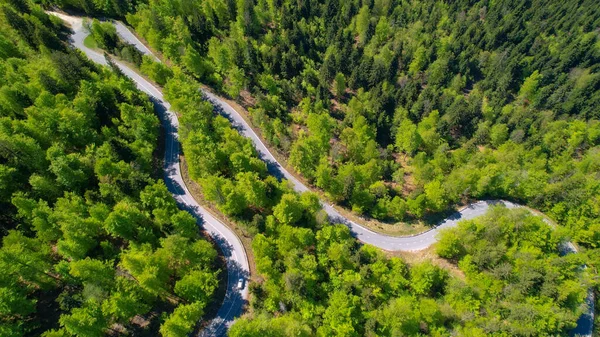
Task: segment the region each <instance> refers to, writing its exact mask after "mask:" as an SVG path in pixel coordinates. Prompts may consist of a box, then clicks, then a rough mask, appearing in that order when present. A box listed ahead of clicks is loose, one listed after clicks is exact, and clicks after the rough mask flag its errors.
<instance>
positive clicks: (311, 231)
mask: <svg viewBox="0 0 600 337" xmlns="http://www.w3.org/2000/svg"><path fill="white" fill-rule="evenodd" d="M144 62H145V63H146V64H147V65H149V64H151V63H150V62H151V61H150V60H149V59H145V60H144ZM156 67H159V68H160V67H162V66H159V65H156ZM149 74H150V76H152V75H153V73H152V72H150V73H149ZM164 90H165V97H166V98H167V99H168V100H169V101H170V102H171V103H172V107H173V109H174V110H175V111H178V112H179V114H180V116H181V118H180V135H181V137H182V144H183V151H184V153H185V156H186V161H187V162H188V165H189V173H190V176H191V177H192V179H194V180H196V181H198V182H199V184H200V185H201V187H202V192H203V195H204V197H205V198H206V199H208V200H209V201H211V202H213V203H214V204H215V205H216V206H217V207H218V208H219V210H220V211H221V212H223V213H224V214H226V215H227V216H229V217H230V218H232V219H234V220H235V221H236V222H237V223H238V224H240V225H242V226H243V228H244V229H245V230H246V231H247V232H249V233H251V234H252V235H253V238H252V251H253V254H254V260H255V263H256V268H257V270H258V272H259V277H258V282H253V283H251V284H250V290H251V293H252V297H251V302H250V305H249V307H250V308H249V310H250V312H251V314H250V316H249V317H245V318H243V319H241V320H239V321H237V322H236V323H235V324H234V325H233V327H232V328H231V330H230V332H229V335H230V336H263V335H266V336H313V335H318V336H361V335H367V336H375V335H378V336H398V335H418V334H428V335H432V336H450V335H451V334H452V333H455V334H459V335H461V336H487V335H489V334H495V335H498V336H509V335H510V336H531V335H538V336H543V335H556V334H566V332H568V331H569V330H570V329H572V328H573V327H574V326H575V322H576V320H577V318H578V317H579V315H580V313H581V310H582V307H581V306H580V305H581V303H582V302H583V300H584V298H585V296H586V294H587V286H588V285H590V280H589V278H588V275H587V273H586V272H585V271H584V270H582V269H581V265H582V264H583V261H584V260H585V256H584V255H579V254H576V255H567V256H563V257H561V256H559V255H560V254H559V252H560V249H559V248H560V245H561V244H562V243H564V242H565V241H566V240H567V237H566V234H565V232H564V231H555V230H553V229H552V228H551V227H550V226H549V225H547V224H546V223H545V222H543V221H542V219H541V218H540V217H537V216H533V215H532V214H531V213H530V212H529V211H527V210H525V209H521V210H516V211H511V210H508V209H506V208H497V209H493V210H492V211H491V213H490V214H489V215H487V216H486V217H485V218H482V219H479V220H474V221H471V222H467V223H463V224H462V225H461V226H460V227H459V228H458V229H456V230H454V231H449V232H446V233H444V235H443V236H442V238H441V242H440V244H439V246H438V248H437V250H438V251H439V255H440V256H442V257H444V258H447V259H449V260H451V261H452V262H455V263H456V264H457V266H458V268H459V270H460V272H459V273H460V274H461V275H464V277H457V276H451V275H450V274H449V273H448V271H447V270H445V269H442V268H440V267H439V266H436V265H434V264H432V263H431V262H428V261H425V262H422V263H418V264H416V265H412V266H409V265H407V264H406V263H405V262H404V261H403V260H402V259H400V258H397V257H392V258H389V257H386V256H385V255H384V254H383V253H382V252H381V251H379V250H378V249H376V248H374V247H372V246H368V245H360V244H359V243H358V242H357V241H356V240H355V239H354V238H353V237H352V236H351V233H350V231H349V229H348V228H347V227H346V226H344V225H339V224H338V225H331V224H329V223H328V221H327V216H326V214H325V213H324V212H323V210H321V206H320V204H319V200H318V197H317V195H316V194H314V193H310V192H307V193H304V194H302V195H298V194H297V193H295V192H294V191H293V190H292V189H291V187H290V186H289V185H288V184H287V182H286V181H282V182H278V181H277V179H275V178H274V177H273V176H270V175H268V174H267V170H266V165H265V163H264V162H262V161H260V160H259V159H258V157H257V154H256V151H255V150H254V147H253V146H252V143H251V141H250V140H249V139H247V138H244V137H242V136H241V135H240V134H239V133H238V132H237V131H236V130H235V129H233V128H232V127H231V126H230V124H229V122H228V121H227V120H226V119H225V118H223V117H221V116H218V115H215V113H214V111H213V107H212V106H211V105H210V104H209V103H208V102H206V101H203V99H202V96H201V93H200V92H199V90H198V87H197V83H196V82H195V81H193V79H191V78H190V77H189V76H187V75H185V74H184V73H183V72H181V71H180V70H179V69H178V68H175V69H174V71H173V75H172V76H169V77H168V79H167V81H166V84H165V87H164ZM465 232H467V233H469V235H470V237H468V239H467V237H466V236H464V234H463V233H465ZM458 237H460V238H465V240H458V239H457V238H458Z"/></svg>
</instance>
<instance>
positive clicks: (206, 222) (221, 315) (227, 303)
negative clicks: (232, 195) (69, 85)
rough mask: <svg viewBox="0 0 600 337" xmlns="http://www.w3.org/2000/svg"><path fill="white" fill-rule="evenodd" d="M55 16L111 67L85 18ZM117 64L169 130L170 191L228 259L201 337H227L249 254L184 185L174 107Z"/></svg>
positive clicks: (244, 294) (243, 296)
mask: <svg viewBox="0 0 600 337" xmlns="http://www.w3.org/2000/svg"><path fill="white" fill-rule="evenodd" d="M51 14H53V15H56V16H59V17H60V18H61V19H63V20H65V21H67V22H68V23H70V25H71V27H72V29H73V31H74V34H73V35H72V36H71V38H72V41H71V43H72V44H73V45H74V46H75V47H76V48H78V49H80V50H82V51H83V52H84V53H85V54H86V55H87V56H88V57H89V58H90V59H91V60H92V61H94V62H96V63H99V64H103V65H107V64H108V62H107V61H106V59H105V58H104V55H102V54H100V53H97V52H96V51H94V50H91V49H89V48H87V47H85V46H84V45H83V40H84V39H85V37H86V36H87V35H88V33H87V32H86V31H85V29H84V28H83V25H82V20H81V18H77V17H72V16H66V15H63V14H60V13H51ZM117 27H118V26H117ZM130 34H131V33H130ZM132 36H133V35H132ZM140 45H141V46H142V47H143V44H141V43H140ZM115 64H116V65H117V66H118V67H119V69H120V70H121V71H122V72H123V73H124V74H125V75H126V76H127V77H129V78H131V79H132V80H133V81H134V82H135V84H136V86H137V87H138V88H139V89H140V90H142V91H143V92H145V93H146V94H148V95H149V96H150V98H151V100H152V101H153V103H154V105H155V108H156V110H157V111H158V114H159V117H160V119H161V123H162V124H163V126H164V128H165V130H166V141H165V165H164V171H165V172H164V179H165V183H166V185H167V187H168V189H169V191H170V192H171V194H173V197H174V198H175V200H176V201H177V204H178V205H179V207H180V208H181V209H185V210H187V211H189V212H190V213H191V214H192V215H194V216H195V217H196V218H197V219H198V222H199V223H200V224H201V225H202V226H203V228H204V229H205V230H206V231H207V232H208V233H209V235H210V236H211V237H212V238H213V239H214V240H215V242H216V243H217V244H218V245H219V247H220V249H221V251H222V252H223V254H224V256H225V258H226V261H227V292H226V295H225V300H224V302H223V304H222V305H221V308H220V309H219V311H218V313H217V317H216V318H215V319H213V320H212V321H211V322H210V323H209V324H208V325H207V327H206V328H204V329H203V330H202V331H201V332H200V336H225V335H226V334H227V329H228V328H229V326H230V325H231V324H232V323H233V320H234V319H235V318H236V317H239V315H240V314H241V313H242V310H243V307H244V304H245V303H246V300H247V298H248V277H249V266H248V257H247V256H246V251H245V250H244V247H243V246H242V243H241V242H240V240H239V238H238V237H237V236H236V235H235V233H234V232H233V231H232V230H231V229H229V228H228V227H227V226H225V225H224V224H223V223H222V222H220V221H219V220H217V219H216V218H215V217H213V216H212V215H211V214H210V213H209V212H207V211H206V209H204V208H203V207H201V206H200V205H199V204H198V203H197V202H196V200H194V198H193V197H192V195H191V194H190V192H189V191H188V189H187V187H186V185H185V183H184V182H183V178H182V176H181V168H180V166H179V147H180V145H179V140H178V134H177V127H178V126H179V122H178V120H177V116H176V115H175V114H174V113H173V112H171V111H170V110H169V109H170V105H169V103H168V102H166V101H165V100H164V99H163V95H162V92H161V91H160V90H158V89H157V88H156V87H155V86H153V85H152V84H151V83H149V82H148V81H146V80H145V79H144V78H143V77H141V76H139V75H138V74H137V73H135V72H134V71H132V70H131V69H129V68H128V67H127V66H125V65H123V64H121V63H119V62H115ZM240 279H242V288H241V289H240V288H239V287H238V282H239V280H240Z"/></svg>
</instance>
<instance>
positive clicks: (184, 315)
mask: <svg viewBox="0 0 600 337" xmlns="http://www.w3.org/2000/svg"><path fill="white" fill-rule="evenodd" d="M203 306H204V304H203V303H202V302H193V303H190V304H182V305H180V306H178V307H177V308H176V309H175V311H174V312H173V313H172V314H171V315H170V316H169V317H168V318H167V319H166V320H165V322H164V323H163V325H162V326H161V327H160V333H161V335H163V336H165V337H185V336H187V335H188V334H189V333H190V332H191V331H192V329H193V328H194V326H195V325H196V323H197V322H198V320H199V319H200V317H202V313H203V311H202V308H203Z"/></svg>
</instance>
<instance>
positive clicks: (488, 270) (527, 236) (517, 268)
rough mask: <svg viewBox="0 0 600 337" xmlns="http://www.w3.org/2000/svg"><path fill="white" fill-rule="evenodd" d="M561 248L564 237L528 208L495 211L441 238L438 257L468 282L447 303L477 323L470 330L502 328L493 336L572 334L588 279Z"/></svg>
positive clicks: (453, 289) (456, 283)
mask: <svg viewBox="0 0 600 337" xmlns="http://www.w3.org/2000/svg"><path fill="white" fill-rule="evenodd" d="M561 242H564V237H561V236H560V234H559V232H558V231H555V230H553V229H552V228H550V226H549V225H548V224H546V223H545V222H544V221H543V220H542V218H541V217H539V216H535V215H533V214H531V213H530V211H529V210H526V209H517V210H508V209H506V208H504V207H496V208H493V209H491V210H490V211H489V212H488V213H487V214H486V215H485V216H483V217H481V218H476V219H474V220H469V221H461V222H460V223H459V225H458V227H457V228H454V229H449V230H446V231H444V232H442V233H441V237H440V242H439V243H438V244H437V252H438V254H440V256H443V257H447V258H452V259H453V260H455V261H457V262H458V266H459V267H460V269H461V270H462V271H463V272H464V273H465V275H466V280H464V281H461V280H458V279H457V280H453V281H452V282H450V283H449V284H448V286H447V287H446V290H445V292H446V294H445V300H446V301H447V302H448V304H450V306H451V307H452V308H453V309H454V311H455V312H456V313H457V314H458V315H459V317H463V318H466V317H475V319H474V320H471V321H469V322H468V323H467V326H468V327H469V328H481V329H483V328H485V327H488V328H487V329H489V327H490V324H494V322H503V324H498V325H494V328H493V329H492V330H488V331H489V332H490V333H497V334H506V335H512V336H525V335H531V334H536V335H553V334H557V333H561V334H562V333H566V331H568V330H569V329H571V328H572V327H574V324H575V321H576V319H577V317H578V313H579V308H578V305H579V303H581V301H582V300H583V299H584V298H585V296H586V294H587V290H586V288H585V286H584V284H585V283H586V282H587V281H586V277H587V275H586V271H585V270H582V269H581V268H580V267H579V266H580V264H581V263H582V261H581V257H578V256H577V255H566V256H563V255H561V252H560V250H561V248H560V244H561ZM582 280H583V282H582ZM582 283H583V284H582ZM524 313H527V314H526V315H524Z"/></svg>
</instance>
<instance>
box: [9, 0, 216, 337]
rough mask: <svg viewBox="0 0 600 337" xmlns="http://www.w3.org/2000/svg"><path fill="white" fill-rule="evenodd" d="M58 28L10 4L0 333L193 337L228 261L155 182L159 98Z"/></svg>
mask: <svg viewBox="0 0 600 337" xmlns="http://www.w3.org/2000/svg"><path fill="white" fill-rule="evenodd" d="M61 27H62V22H61V21H60V20H59V19H57V18H54V17H49V16H48V15H46V14H45V13H44V12H43V10H42V9H41V8H40V7H38V6H35V5H31V4H28V3H26V2H24V1H11V2H10V3H5V2H2V3H0V209H2V212H1V216H2V217H1V219H0V229H1V232H2V233H1V234H2V235H1V236H2V239H1V242H2V245H1V248H0V269H2V273H1V275H0V336H40V335H42V336H46V337H58V336H104V335H106V334H113V335H114V334H118V333H119V334H132V333H134V334H136V335H156V334H157V333H158V331H159V329H160V333H161V334H162V336H185V334H186V332H189V331H191V330H192V329H194V328H195V326H196V324H197V323H198V321H199V319H200V317H202V315H203V312H204V309H205V308H206V306H207V305H208V304H209V303H210V301H211V299H212V296H213V293H214V292H215V290H216V288H217V287H218V278H217V276H218V273H219V270H218V269H217V261H216V259H217V252H216V250H215V249H214V248H213V246H212V244H211V243H209V242H207V241H206V240H204V239H202V238H201V237H200V233H199V230H198V227H197V224H196V219H195V218H193V217H192V216H191V215H190V214H189V213H187V212H183V211H179V210H178V208H177V206H176V204H175V201H174V199H173V198H172V196H171V194H170V193H169V192H168V191H167V188H166V186H165V184H164V183H163V182H162V181H161V180H157V177H159V176H160V175H161V174H160V172H161V163H160V161H158V160H157V159H156V158H160V157H162V154H161V153H155V151H156V149H157V145H158V142H157V139H158V132H159V121H158V118H157V117H156V116H155V115H154V112H153V107H152V104H151V103H150V101H149V100H148V98H147V97H146V96H145V95H144V94H142V93H141V92H139V91H138V90H137V89H136V88H135V86H134V85H133V83H132V82H130V81H129V80H127V79H126V78H124V77H121V76H119V75H118V74H117V73H115V72H111V71H110V70H109V69H107V68H100V67H97V66H95V65H93V64H91V63H90V62H89V61H87V60H86V58H85V56H83V55H81V54H80V53H79V52H78V51H75V50H73V49H71V48H70V47H68V45H67V43H64V42H62V41H61V39H62V38H63V37H66V35H65V34H66V33H67V32H66V30H63V29H62V28H61ZM155 157H156V158H155ZM134 317H135V319H133V318H134Z"/></svg>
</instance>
